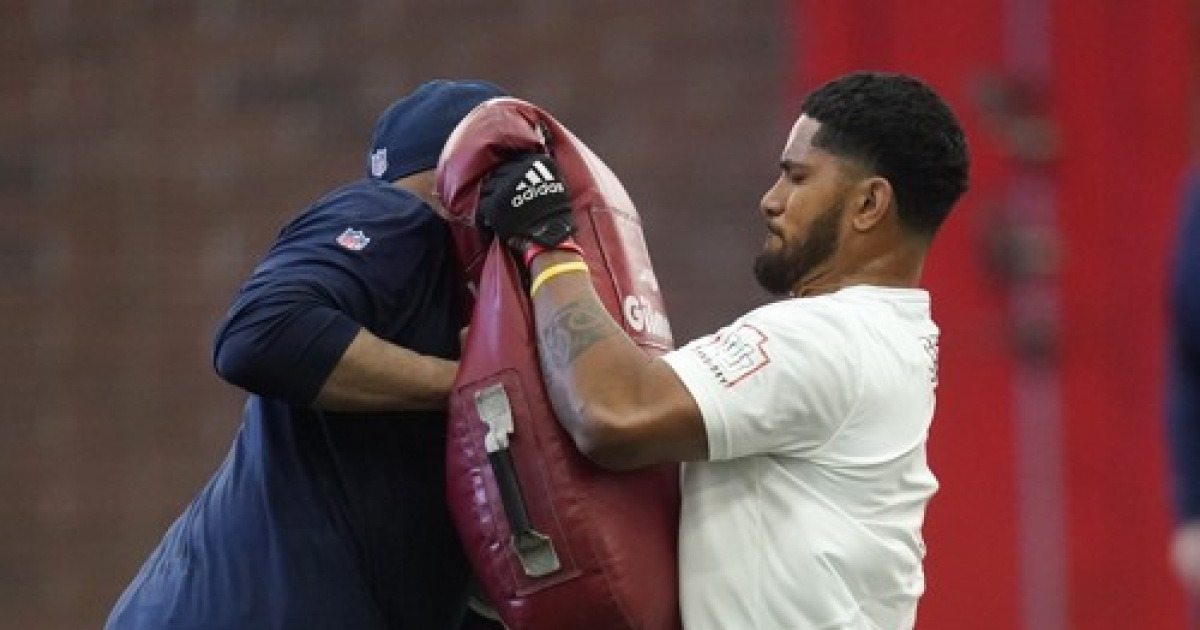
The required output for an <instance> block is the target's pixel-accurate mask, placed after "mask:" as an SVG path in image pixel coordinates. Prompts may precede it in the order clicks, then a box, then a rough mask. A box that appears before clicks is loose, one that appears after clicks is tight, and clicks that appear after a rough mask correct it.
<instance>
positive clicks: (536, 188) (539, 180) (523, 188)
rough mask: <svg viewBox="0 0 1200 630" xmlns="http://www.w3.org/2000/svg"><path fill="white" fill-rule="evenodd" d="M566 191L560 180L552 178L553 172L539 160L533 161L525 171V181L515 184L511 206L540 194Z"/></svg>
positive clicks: (521, 203)
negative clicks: (515, 189)
mask: <svg viewBox="0 0 1200 630" xmlns="http://www.w3.org/2000/svg"><path fill="white" fill-rule="evenodd" d="M562 192H566V188H565V187H564V186H563V184H562V182H560V181H558V180H556V179H555V178H554V173H551V172H550V169H548V168H546V165H545V164H542V163H541V162H534V163H533V166H531V167H530V168H529V170H528V171H525V181H523V182H521V183H520V184H517V194H516V195H514V196H513V198H512V201H511V203H512V207H514V208H520V207H521V206H522V205H524V204H525V203H526V202H528V201H533V200H534V199H535V198H537V197H541V196H542V195H549V194H552V193H562Z"/></svg>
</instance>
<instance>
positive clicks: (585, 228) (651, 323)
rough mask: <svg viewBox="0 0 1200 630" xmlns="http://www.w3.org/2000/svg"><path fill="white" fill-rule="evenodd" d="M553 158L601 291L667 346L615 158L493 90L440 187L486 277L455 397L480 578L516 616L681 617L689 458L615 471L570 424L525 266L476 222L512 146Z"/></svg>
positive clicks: (514, 623) (521, 629)
mask: <svg viewBox="0 0 1200 630" xmlns="http://www.w3.org/2000/svg"><path fill="white" fill-rule="evenodd" d="M528 152H543V153H549V154H550V155H553V156H554V157H555V159H556V160H557V161H558V164H559V167H560V169H561V171H562V177H563V178H564V179H565V180H566V184H567V187H568V189H569V191H570V194H571V206H572V211H573V214H574V219H575V225H576V226H577V232H576V234H575V240H576V241H577V242H578V243H579V245H580V246H581V247H582V248H583V251H584V259H585V260H586V261H587V264H588V266H589V267H590V268H591V280H592V283H593V284H594V285H595V287H596V291H597V292H598V293H599V294H600V299H601V301H602V302H603V303H604V306H605V307H606V308H608V310H609V312H610V313H612V314H613V315H614V316H615V319H616V320H617V321H618V322H620V323H621V325H622V326H623V327H624V328H625V331H626V332H627V333H629V336H630V337H631V338H632V339H633V340H634V342H636V343H637V344H638V345H639V346H640V347H641V348H642V349H644V350H645V351H646V352H648V353H651V354H655V355H657V354H661V353H663V352H666V351H667V350H669V349H670V348H671V347H672V343H673V342H672V339H671V331H670V325H669V323H668V322H667V319H666V316H665V315H664V311H663V301H662V297H661V294H660V293H659V290H658V284H657V281H656V279H655V276H654V270H653V269H652V268H651V266H650V258H649V255H648V253H647V251H646V243H645V239H644V238H643V235H642V229H641V219H640V218H639V216H638V213H637V210H636V209H635V208H634V206H633V203H632V201H630V199H629V196H628V194H626V192H625V190H624V187H623V186H622V185H621V183H620V182H619V181H618V180H617V178H616V176H615V175H613V173H612V171H611V170H609V168H608V167H607V166H606V165H605V164H604V163H603V162H602V161H601V160H600V159H599V158H598V157H596V155H595V154H593V153H592V152H591V150H589V149H588V148H587V147H586V146H584V144H583V143H582V142H580V141H579V139H577V138H576V137H575V136H574V135H573V134H571V133H570V132H569V131H567V130H566V129H565V128H564V127H563V126H562V125H561V124H560V123H559V122H558V121H557V120H555V119H554V118H552V117H551V116H550V115H549V114H547V113H546V112H544V111H543V110H541V109H539V108H537V107H536V106H534V105H531V104H529V103H527V102H524V101H520V100H517V99H513V98H498V99H493V100H490V101H487V102H485V103H483V104H481V105H480V106H479V107H477V108H476V109H475V110H474V111H473V112H472V113H471V114H470V115H468V116H467V117H466V118H465V119H464V120H463V121H462V122H461V123H460V124H459V126H458V127H457V129H456V130H455V131H454V133H453V134H452V135H451V136H450V139H449V141H448V142H447V144H446V148H445V149H444V150H443V152H442V156H441V161H440V162H439V164H438V169H437V190H438V194H439V195H440V196H441V199H442V200H443V203H444V205H445V213H446V217H447V218H448V219H449V220H450V222H451V226H452V230H453V232H454V238H455V243H456V247H457V249H458V254H459V257H460V260H461V261H462V263H463V267H464V269H465V271H466V275H467V279H468V282H469V283H470V284H469V286H472V287H473V291H474V293H475V304H474V311H473V314H472V317H471V325H470V330H469V332H468V336H467V339H466V342H465V345H464V347H463V355H462V362H461V364H460V367H459V372H458V378H457V381H456V383H455V385H454V391H453V394H452V396H451V400H450V419H449V423H450V425H449V437H448V443H447V493H448V495H449V502H450V507H451V511H452V512H453V515H454V519H455V522H456V524H457V526H458V530H459V534H460V535H461V537H462V540H463V546H464V548H465V549H466V552H467V555H468V557H469V558H470V560H471V563H472V565H473V566H474V569H475V572H476V575H477V576H478V578H479V581H480V583H481V585H482V587H483V590H484V592H485V593H486V594H487V596H488V598H489V599H490V600H491V604H492V605H493V606H494V607H495V609H496V611H497V612H498V613H499V615H500V617H501V618H502V619H503V620H504V622H505V624H506V625H507V626H508V627H509V628H511V629H512V630H565V629H571V630H626V629H628V630H674V629H676V628H679V627H680V621H679V610H678V609H679V606H678V597H677V593H678V583H679V581H678V575H677V570H678V569H677V563H676V557H677V555H676V547H677V539H678V522H679V478H678V466H677V465H674V464H670V465H662V466H655V467H651V468H647V469H643V470H639V471H634V472H620V473H618V472H610V471H606V470H603V469H601V468H599V467H597V466H596V465H594V464H592V463H591V462H590V461H588V460H587V459H586V458H585V457H583V455H581V454H580V453H579V451H578V450H577V449H576V448H575V445H574V443H573V442H572V440H571V437H570V436H569V435H568V434H567V433H566V432H565V431H564V430H563V429H562V428H561V427H560V426H559V424H558V421H557V420H556V419H555V417H554V412H553V409H552V407H551V404H550V402H549V399H548V398H547V394H546V392H545V389H544V385H543V381H542V377H541V367H540V365H539V360H538V355H537V346H536V337H535V333H534V324H533V321H534V320H533V313H532V310H531V309H532V305H531V303H530V300H529V297H528V294H527V291H528V289H527V278H525V277H524V275H525V272H524V270H523V269H522V268H521V267H520V266H519V264H518V263H517V262H516V261H515V259H514V257H513V254H512V253H511V252H509V251H508V250H507V249H506V248H505V247H504V246H503V245H501V244H500V243H499V242H497V241H495V240H494V239H491V238H490V236H489V235H488V234H487V233H486V228H482V229H481V228H478V227H477V226H476V225H475V212H476V206H477V205H478V201H479V192H480V187H481V185H482V183H483V181H484V180H485V179H486V177H487V175H488V174H489V173H490V172H491V171H492V169H493V168H494V167H495V166H496V165H498V164H500V163H501V162H502V161H504V160H505V159H506V158H507V157H510V156H511V155H513V154H514V153H528Z"/></svg>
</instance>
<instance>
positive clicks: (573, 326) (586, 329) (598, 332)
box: [539, 298, 618, 369]
mask: <svg viewBox="0 0 1200 630" xmlns="http://www.w3.org/2000/svg"><path fill="white" fill-rule="evenodd" d="M617 332H618V330H617V327H616V326H615V325H614V324H613V322H612V319H611V318H610V317H609V315H608V313H607V312H606V311H605V310H604V307H603V306H601V305H600V303H599V302H596V301H595V300H592V299H589V298H581V299H578V300H575V301H573V302H571V303H569V304H566V305H565V306H563V307H562V308H559V309H558V312H556V313H555V314H554V320H553V321H551V322H550V323H549V324H547V325H545V326H543V327H542V330H541V332H540V333H539V338H540V340H541V347H542V354H543V361H544V362H546V363H548V364H549V365H550V366H551V367H554V368H558V369H562V368H565V367H567V365H568V364H570V363H571V362H572V361H574V360H575V357H577V356H579V355H580V354H582V353H583V351H584V350H587V349H588V348H590V347H592V344H594V343H596V342H597V341H600V340H602V339H607V338H608V337H611V336H613V335H615V334H617Z"/></svg>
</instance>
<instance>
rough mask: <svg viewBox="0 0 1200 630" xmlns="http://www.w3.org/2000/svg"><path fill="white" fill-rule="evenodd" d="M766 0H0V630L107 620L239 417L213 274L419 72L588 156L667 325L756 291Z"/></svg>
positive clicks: (330, 167) (345, 169) (776, 109)
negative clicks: (560, 133)
mask: <svg viewBox="0 0 1200 630" xmlns="http://www.w3.org/2000/svg"><path fill="white" fill-rule="evenodd" d="M776 4H777V3H775V2H771V1H768V0H755V1H746V2H736V3H735V2H718V1H716V0H703V1H701V0H696V1H692V2H688V3H678V8H677V9H676V10H675V11H674V12H671V11H669V9H668V7H671V6H673V5H672V4H671V3H666V4H664V3H649V2H647V3H614V2H600V1H598V0H591V1H579V2H563V1H562V0H531V1H523V2H513V3H500V2H486V1H483V0H477V1H467V0H446V1H437V0H419V1H418V0H409V1H407V2H403V1H395V2H385V1H380V0H376V1H372V0H342V1H341V2H317V1H315V0H308V1H304V0H257V1H254V2H250V1H239V0H203V1H201V0H196V1H192V2H184V1H182V0H76V1H72V0H40V1H35V0H9V1H7V2H2V3H0V114H2V115H0V331H3V332H0V421H2V422H3V427H2V430H0V480H2V482H0V626H3V627H6V628H7V627H11V628H23V629H26V628H34V629H36V628H45V629H63V630H67V629H72V630H73V629H77V628H91V627H99V626H100V625H101V624H102V620H103V618H104V615H105V614H106V612H107V610H108V608H109V607H110V606H111V604H112V601H113V600H114V598H115V597H116V596H117V594H118V593H119V592H120V590H121V589H122V588H123V587H124V585H125V584H126V582H127V581H128V580H129V579H130V577H131V576H132V575H133V573H134V571H135V570H136V568H137V566H138V565H139V564H140V563H141V562H142V560H143V559H144V557H145V555H146V554H147V552H148V551H149V550H150V549H151V547H152V546H153V545H154V544H155V543H156V541H157V540H158V538H159V536H161V534H162V532H163V531H164V529H165V528H166V526H167V525H168V524H169V523H170V521H171V520H172V519H173V518H174V517H175V516H176V515H177V514H178V512H179V510H180V509H181V508H182V507H183V506H184V505H185V503H186V502H187V501H188V500H189V499H190V498H191V496H192V495H193V493H194V492H195V491H196V490H197V489H198V488H199V486H200V485H201V484H202V483H203V482H204V481H205V480H206V479H207V477H208V475H209V474H210V473H211V472H212V470H213V469H214V468H215V467H216V465H217V463H218V462H219V460H220V458H221V457H222V456H223V453H224V450H225V448H226V447H227V446H228V443H229V439H230V437H231V435H232V433H233V431H234V429H235V427H236V424H237V420H238V412H239V407H240V404H241V398H242V396H241V394H240V393H239V392H238V391H236V390H235V389H233V388H232V387H229V386H227V385H224V384H223V383H221V382H220V381H219V380H218V379H217V377H216V376H215V375H214V374H213V373H212V371H211V369H210V367H209V342H210V336H211V334H212V331H213V328H214V326H215V325H216V323H217V322H218V321H219V319H220V317H221V315H222V313H223V312H224V309H225V308H226V306H227V305H228V304H229V301H230V299H231V297H232V295H233V292H234V290H235V289H236V288H237V287H238V285H239V284H240V283H241V282H242V280H243V279H244V278H245V277H246V275H247V273H248V272H249V271H250V269H251V267H252V266H253V264H254V262H255V261H256V260H257V258H258V256H259V255H260V254H261V252H262V251H263V249H264V246H265V245H266V244H267V243H268V242H269V241H270V239H271V237H272V236H273V234H274V233H275V231H276V230H277V229H278V227H279V225H280V223H281V222H282V221H283V220H284V219H285V218H287V217H288V216H289V215H291V214H292V213H293V212H295V211H296V210H298V209H299V208H300V207H301V206H303V205H304V203H305V202H306V201H308V200H310V199H311V198H312V197H313V196H314V195H317V194H319V193H320V192H322V191H324V190H325V189H326V188H328V187H330V186H332V185H334V184H336V183H338V182H340V181H341V180H344V179H349V178H351V177H355V176H357V175H358V173H359V172H360V170H361V168H362V160H363V156H362V154H363V150H364V145H365V141H366V136H367V133H368V131H369V128H370V125H371V124H372V122H373V121H374V117H375V116H376V115H377V113H378V111H379V110H380V109H381V108H382V107H383V106H385V105H386V104H387V103H388V102H389V101H390V100H391V99H393V98H395V97H396V96H398V95H400V94H401V93H403V92H404V91H406V90H408V89H409V88H411V87H413V86H415V85H416V84H418V83H419V82H421V81H422V80H424V79H426V78H430V77H435V76H476V77H483V78H488V79H492V80H494V81H496V82H498V83H500V84H502V85H504V86H506V87H507V88H509V89H510V90H512V91H513V92H514V93H515V94H517V95H519V96H522V97H525V98H528V99H529V100H532V101H534V102H537V103H539V104H542V105H544V106H546V107H547V108H549V109H550V110H551V111H552V112H554V113H556V114H557V115H558V116H559V117H560V118H561V119H562V120H563V121H564V122H565V123H566V124H567V125H568V126H569V127H571V128H572V129H573V130H574V131H575V132H576V133H577V134H578V135H579V136H581V137H582V138H584V139H585V140H586V141H588V142H589V143H590V144H591V145H592V147H593V148H594V149H595V150H596V151H597V152H598V153H599V154H600V155H601V156H603V157H604V158H605V159H606V160H607V161H608V162H609V164H610V165H611V166H612V167H613V168H614V170H615V171H616V172H617V173H618V175H620V176H621V178H622V180H623V181H624V182H625V184H626V186H627V187H628V189H629V190H630V193H631V194H632V196H633V198H634V199H635V201H636V202H637V203H638V205H639V208H640V209H641V211H642V213H643V215H644V218H645V221H646V225H647V237H648V240H649V242H650V245H651V248H652V253H653V256H654V260H655V262H656V265H657V268H658V271H659V275H660V277H661V280H662V283H663V286H664V290H665V291H666V294H667V300H668V307H669V308H670V310H671V314H672V319H673V321H674V324H675V328H676V331H677V334H678V336H679V338H680V339H681V340H682V339H687V338H690V337H692V336H694V335H696V334H699V333H701V332H705V331H707V330H709V329H711V328H713V327H715V326H717V325H719V324H721V323H724V322H726V321H727V320H728V319H730V318H731V317H732V316H734V315H736V314H738V313H740V312H742V311H743V310H745V309H746V308H747V307H748V306H750V305H751V304H753V303H754V302H756V301H757V300H759V299H760V296H759V294H758V292H757V290H756V289H755V288H754V286H753V282H752V280H751V278H750V275H749V259H750V257H751V256H752V255H753V252H754V251H755V250H756V249H757V247H758V245H759V241H760V238H761V230H760V228H759V227H758V224H757V222H756V220H755V218H754V216H755V214H754V213H755V211H756V204H757V200H758V198H759V195H760V194H761V193H762V191H763V190H764V189H765V187H766V186H767V185H768V184H769V183H770V181H771V179H772V178H773V177H774V172H773V164H774V161H775V156H776V155H777V151H778V149H779V146H777V145H778V142H779V141H780V140H781V138H782V133H783V131H785V130H786V123H787V122H788V117H789V115H790V113H791V112H790V111H789V109H788V108H787V107H784V106H783V105H781V99H782V95H783V94H784V93H785V92H786V90H785V87H786V86H784V85H783V79H782V77H783V76H784V74H785V73H784V68H783V66H784V64H785V63H786V60H785V58H784V50H783V41H784V37H783V33H781V32H780V29H781V28H782V26H781V20H780V14H781V9H780V8H779V7H777V6H776Z"/></svg>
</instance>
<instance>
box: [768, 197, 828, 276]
mask: <svg viewBox="0 0 1200 630" xmlns="http://www.w3.org/2000/svg"><path fill="white" fill-rule="evenodd" d="M841 218H842V213H841V207H840V204H837V205H833V206H830V207H829V208H828V209H827V210H825V211H824V212H822V213H821V215H820V216H818V217H817V218H816V220H814V221H813V223H812V226H811V227H809V229H808V237H807V238H805V239H804V240H802V241H798V242H792V243H788V242H784V243H783V247H781V248H780V249H779V250H776V251H764V252H762V253H761V254H759V255H758V257H757V258H755V259H754V277H755V279H757V280H758V284H759V285H761V286H762V288H764V289H766V290H767V292H768V293H770V294H771V295H788V294H790V293H791V291H792V289H793V288H795V286H796V283H797V282H799V281H800V279H801V278H803V277H804V276H805V274H807V273H809V272H810V271H812V270H813V269H816V268H817V266H818V265H820V264H821V263H823V262H825V261H826V260H829V257H830V256H832V255H833V252H834V250H836V249H837V243H838V236H840V234H841V225H842V223H841Z"/></svg>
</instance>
